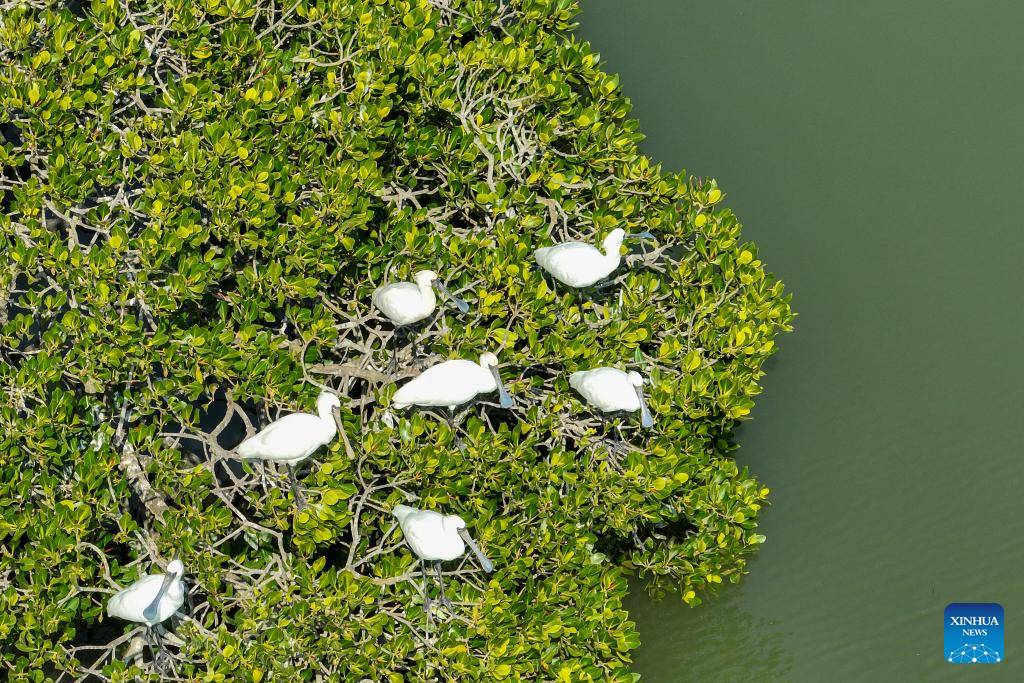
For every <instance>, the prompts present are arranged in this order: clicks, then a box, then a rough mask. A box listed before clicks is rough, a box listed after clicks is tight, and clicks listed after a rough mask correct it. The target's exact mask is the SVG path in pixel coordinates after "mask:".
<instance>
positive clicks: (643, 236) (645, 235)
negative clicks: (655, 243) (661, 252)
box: [630, 232, 658, 240]
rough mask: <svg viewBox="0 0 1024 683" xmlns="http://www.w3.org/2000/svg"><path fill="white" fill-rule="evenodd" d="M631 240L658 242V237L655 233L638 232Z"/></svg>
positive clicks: (631, 236)
mask: <svg viewBox="0 0 1024 683" xmlns="http://www.w3.org/2000/svg"><path fill="white" fill-rule="evenodd" d="M630 238H631V239H637V240H657V239H658V238H657V236H655V234H654V233H653V232H636V233H633V234H632V235H630Z"/></svg>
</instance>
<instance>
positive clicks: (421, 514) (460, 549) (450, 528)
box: [391, 505, 494, 615]
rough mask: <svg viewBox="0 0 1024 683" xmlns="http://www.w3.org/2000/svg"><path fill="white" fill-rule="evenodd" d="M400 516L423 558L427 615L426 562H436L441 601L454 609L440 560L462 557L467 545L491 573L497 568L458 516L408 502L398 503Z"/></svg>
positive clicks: (407, 535)
mask: <svg viewBox="0 0 1024 683" xmlns="http://www.w3.org/2000/svg"><path fill="white" fill-rule="evenodd" d="M391 514H393V515H394V516H395V517H396V518H397V519H398V526H400V527H401V528H402V533H403V534H404V535H405V542H406V543H408V544H409V547H410V548H412V551H413V553H415V554H416V557H418V558H419V559H420V570H421V571H422V573H423V595H424V602H425V603H426V604H425V607H424V609H425V610H426V612H427V614H428V615H429V614H430V595H429V594H428V593H427V563H428V562H433V564H434V571H436V572H437V580H438V581H439V582H440V584H441V604H442V605H444V606H445V607H447V608H448V609H451V607H452V603H451V601H450V600H448V597H447V596H446V595H445V593H444V579H443V578H442V576H441V563H442V562H446V561H449V560H455V559H458V558H460V557H462V555H463V553H465V552H466V546H467V545H468V546H469V548H470V550H472V551H473V554H474V555H476V557H477V559H478V560H479V561H480V566H481V567H482V568H483V570H484V571H485V572H487V573H488V574H489V573H491V572H492V571H494V563H493V562H491V561H490V560H489V559H487V556H486V555H484V554H483V551H481V550H480V547H479V546H478V545H477V544H476V543H475V542H474V541H473V538H472V537H471V536H470V535H469V530H468V529H467V528H466V523H465V522H464V521H463V520H462V518H461V517H459V516H458V515H442V514H441V513H440V512H434V511H433V510H419V509H417V508H414V507H410V506H408V505H396V506H395V508H394V510H392V511H391Z"/></svg>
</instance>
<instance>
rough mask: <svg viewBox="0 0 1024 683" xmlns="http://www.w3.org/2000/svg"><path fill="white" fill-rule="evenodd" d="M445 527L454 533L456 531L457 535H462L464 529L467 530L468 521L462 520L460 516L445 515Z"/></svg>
mask: <svg viewBox="0 0 1024 683" xmlns="http://www.w3.org/2000/svg"><path fill="white" fill-rule="evenodd" d="M444 525H445V526H446V527H447V528H448V529H451V530H452V531H455V532H456V533H461V532H462V530H463V529H466V521H465V520H464V519H462V517H459V516H458V515H445V516H444Z"/></svg>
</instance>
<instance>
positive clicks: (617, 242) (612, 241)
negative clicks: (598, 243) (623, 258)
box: [604, 228, 626, 251]
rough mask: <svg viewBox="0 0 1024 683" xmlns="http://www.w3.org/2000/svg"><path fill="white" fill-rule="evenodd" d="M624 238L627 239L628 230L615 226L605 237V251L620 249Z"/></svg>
mask: <svg viewBox="0 0 1024 683" xmlns="http://www.w3.org/2000/svg"><path fill="white" fill-rule="evenodd" d="M624 239H626V231H625V230H623V229H622V228H615V229H614V230H612V231H611V232H610V233H608V236H607V237H605V238H604V248H605V251H618V249H619V247H621V246H622V240H624Z"/></svg>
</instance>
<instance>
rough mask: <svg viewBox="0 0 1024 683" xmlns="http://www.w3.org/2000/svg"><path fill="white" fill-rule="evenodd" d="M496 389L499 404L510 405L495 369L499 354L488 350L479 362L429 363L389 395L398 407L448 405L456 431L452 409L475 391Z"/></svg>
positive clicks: (485, 391)
mask: <svg viewBox="0 0 1024 683" xmlns="http://www.w3.org/2000/svg"><path fill="white" fill-rule="evenodd" d="M492 391H497V392H498V399H499V404H500V405H501V407H502V408H511V407H512V397H511V396H509V395H508V391H506V390H505V385H504V384H502V382H501V374H500V373H499V372H498V357H497V356H495V355H494V354H493V353H490V352H487V353H483V354H481V356H480V362H479V363H474V362H473V361H470V360H462V359H457V360H446V361H444V362H443V363H438V364H437V365H434V366H431V367H429V368H427V369H426V370H424V371H423V372H422V373H420V374H419V375H418V376H416V377H414V378H413V379H411V380H410V381H409V382H406V383H405V384H404V385H402V386H401V387H400V388H399V389H398V391H396V392H395V395H394V396H393V397H392V399H391V405H392V406H394V407H395V408H397V409H402V408H407V407H409V406H413V405H416V406H427V407H444V408H447V409H448V416H447V417H448V425H449V426H450V427H451V429H452V432H453V433H454V432H455V409H456V408H457V407H458V406H460V405H462V404H463V403H467V402H469V401H472V400H473V399H474V398H476V396H477V395H478V394H489V393H491V392H492Z"/></svg>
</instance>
